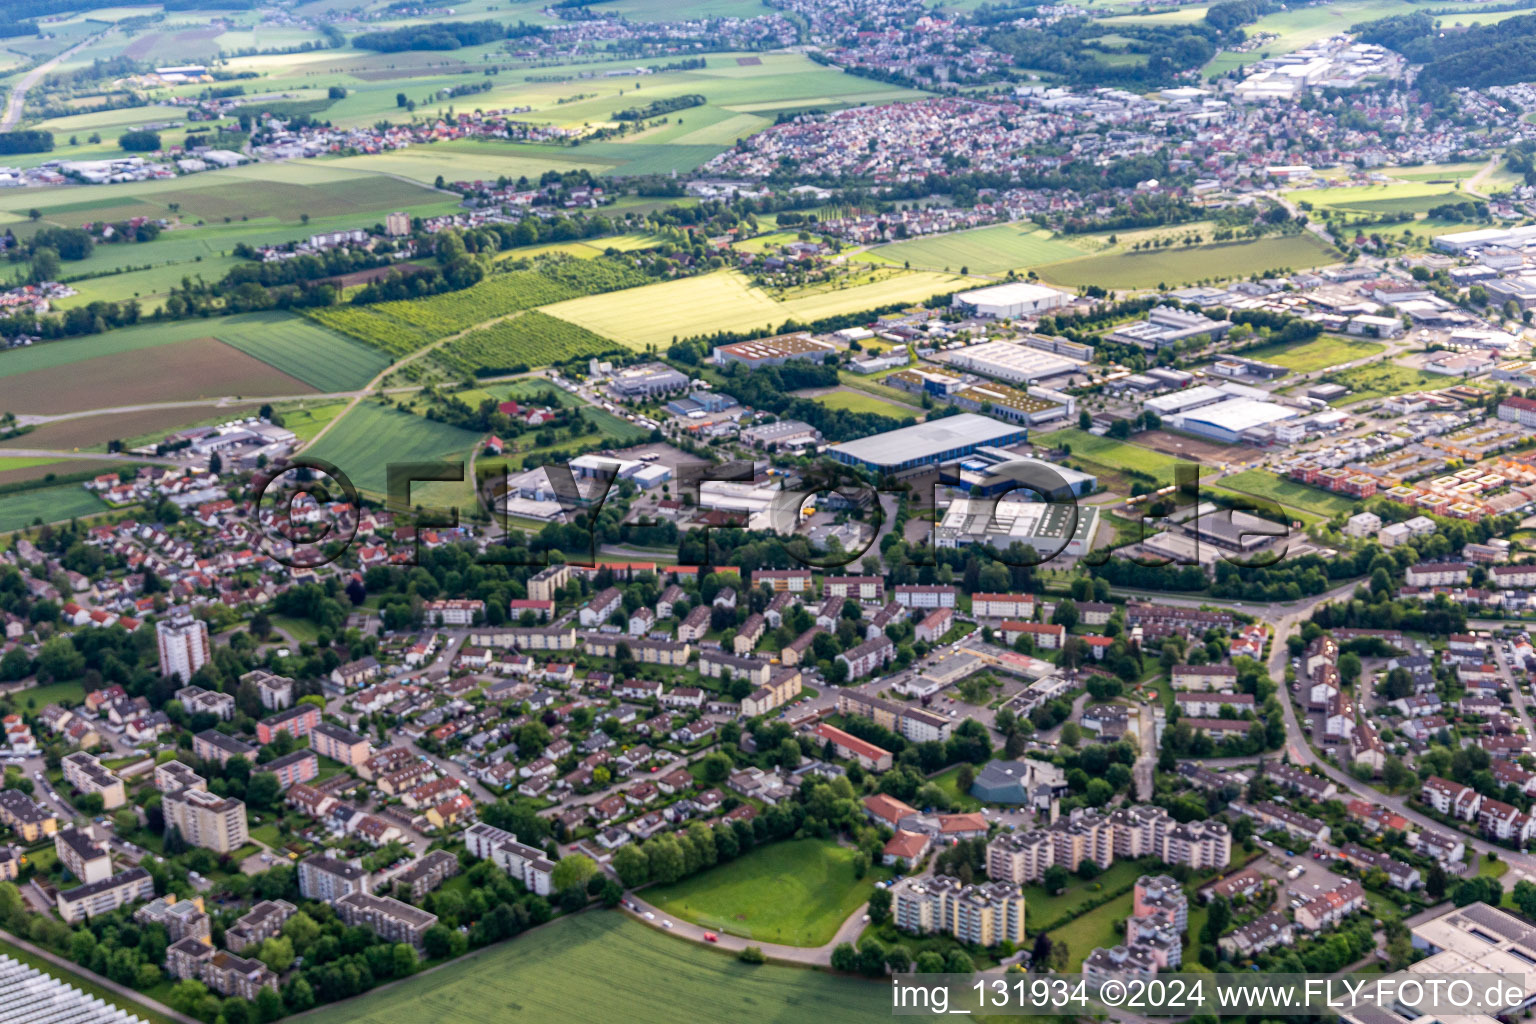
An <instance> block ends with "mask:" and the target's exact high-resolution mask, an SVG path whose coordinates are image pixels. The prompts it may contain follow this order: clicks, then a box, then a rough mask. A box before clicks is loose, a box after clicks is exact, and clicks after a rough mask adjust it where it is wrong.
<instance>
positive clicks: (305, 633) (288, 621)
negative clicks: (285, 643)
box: [270, 615, 320, 644]
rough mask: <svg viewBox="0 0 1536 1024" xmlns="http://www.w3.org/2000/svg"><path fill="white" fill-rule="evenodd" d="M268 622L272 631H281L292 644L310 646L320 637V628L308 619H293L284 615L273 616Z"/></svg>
mask: <svg viewBox="0 0 1536 1024" xmlns="http://www.w3.org/2000/svg"><path fill="white" fill-rule="evenodd" d="M270 621H271V623H272V628H273V630H274V631H276V630H281V631H282V632H283V633H286V634H287V635H288V636H290V637H292V638H293V641H294V643H300V644H312V643H314V642H315V641H316V640H317V639H319V637H320V627H319V626H317V625H315V624H314V623H313V622H310V621H309V620H308V619H294V618H290V617H288V616H286V615H273V616H271V619H270Z"/></svg>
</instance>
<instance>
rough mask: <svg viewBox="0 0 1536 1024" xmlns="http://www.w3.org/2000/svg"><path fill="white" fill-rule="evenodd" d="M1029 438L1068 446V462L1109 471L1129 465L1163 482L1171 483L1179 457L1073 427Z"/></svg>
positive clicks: (1052, 444)
mask: <svg viewBox="0 0 1536 1024" xmlns="http://www.w3.org/2000/svg"><path fill="white" fill-rule="evenodd" d="M1031 440H1032V441H1033V442H1034V443H1035V444H1037V445H1043V446H1047V447H1051V448H1059V447H1061V446H1062V445H1067V446H1069V447H1070V448H1071V449H1072V454H1071V456H1070V457H1069V458H1068V459H1067V462H1068V463H1069V464H1071V463H1079V462H1081V463H1084V464H1091V465H1093V466H1097V467H1099V468H1101V469H1102V470H1104V471H1106V472H1109V473H1118V472H1121V471H1123V470H1126V469H1131V470H1135V471H1137V472H1139V473H1147V474H1150V475H1151V476H1154V477H1156V478H1157V480H1158V482H1159V483H1163V484H1171V483H1173V467H1174V466H1175V465H1177V464H1178V463H1179V461H1180V460H1179V459H1175V458H1174V457H1173V456H1171V455H1164V454H1163V453H1162V452H1155V451H1153V450H1152V449H1150V448H1143V447H1141V446H1140V445H1135V444H1130V443H1129V442H1126V441H1116V440H1115V439H1114V438H1110V437H1099V436H1097V435H1095V434H1090V433H1088V432H1087V431H1083V430H1078V429H1077V428H1075V427H1072V428H1069V429H1066V430H1057V431H1053V432H1052V433H1049V434H1041V435H1040V436H1039V437H1035V438H1032V439H1031Z"/></svg>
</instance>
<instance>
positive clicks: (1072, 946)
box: [1050, 893, 1133, 974]
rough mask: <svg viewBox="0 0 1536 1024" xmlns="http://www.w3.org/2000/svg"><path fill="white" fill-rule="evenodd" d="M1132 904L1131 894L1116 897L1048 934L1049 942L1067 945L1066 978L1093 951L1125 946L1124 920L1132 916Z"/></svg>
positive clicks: (1076, 970)
mask: <svg viewBox="0 0 1536 1024" xmlns="http://www.w3.org/2000/svg"><path fill="white" fill-rule="evenodd" d="M1132 901H1133V896H1132V894H1131V893H1126V894H1125V895H1123V896H1116V897H1115V898H1114V899H1112V900H1110V901H1109V902H1108V903H1106V904H1104V905H1103V906H1102V907H1094V908H1093V909H1092V910H1090V911H1087V912H1086V913H1084V914H1082V915H1081V916H1079V917H1076V918H1073V919H1072V920H1071V921H1069V922H1067V923H1066V924H1064V925H1062V926H1061V927H1060V928H1057V929H1055V930H1053V931H1052V932H1051V933H1050V936H1051V941H1052V942H1065V943H1066V944H1067V952H1068V953H1069V954H1070V955H1069V957H1068V960H1067V973H1068V974H1075V973H1077V972H1078V971H1079V970H1081V969H1082V966H1083V958H1084V957H1086V956H1087V955H1088V954H1089V953H1091V952H1093V951H1094V950H1095V949H1098V948H1100V947H1104V948H1106V949H1107V948H1109V947H1111V946H1118V945H1122V944H1123V943H1124V942H1125V919H1126V918H1127V917H1130V916H1131V903H1132Z"/></svg>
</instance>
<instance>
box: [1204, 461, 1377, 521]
mask: <svg viewBox="0 0 1536 1024" xmlns="http://www.w3.org/2000/svg"><path fill="white" fill-rule="evenodd" d="M1221 486H1222V487H1227V488H1230V489H1232V490H1234V491H1239V492H1241V493H1243V494H1252V495H1255V496H1257V497H1260V498H1269V499H1271V500H1274V501H1278V502H1280V504H1282V505H1288V506H1290V507H1292V508H1299V509H1301V510H1302V511H1304V512H1314V513H1316V514H1317V515H1320V516H1323V517H1325V518H1331V517H1332V516H1335V515H1337V514H1339V513H1340V512H1351V513H1352V512H1356V511H1358V510H1359V508H1360V503H1359V502H1358V501H1356V500H1355V499H1354V498H1350V497H1346V496H1345V495H1342V494H1334V493H1332V492H1330V491H1323V490H1319V489H1318V488H1316V487H1308V486H1307V485H1306V484H1299V483H1296V482H1295V481H1294V480H1283V479H1281V478H1280V477H1278V476H1275V475H1274V474H1273V473H1271V472H1269V471H1268V470H1263V469H1247V470H1244V471H1243V472H1241V473H1233V474H1232V475H1231V476H1228V477H1223V478H1222V479H1221Z"/></svg>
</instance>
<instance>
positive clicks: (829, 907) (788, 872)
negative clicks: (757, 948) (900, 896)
mask: <svg viewBox="0 0 1536 1024" xmlns="http://www.w3.org/2000/svg"><path fill="white" fill-rule="evenodd" d="M854 856H855V851H854V850H852V849H850V848H848V847H844V846H838V845H837V844H836V843H834V842H832V841H830V840H822V839H797V840H793V841H790V842H782V843H773V844H771V845H769V846H760V847H758V848H757V849H755V850H753V851H752V852H751V853H748V854H746V855H744V856H742V857H738V858H737V859H736V860H733V861H731V862H729V863H727V864H723V865H721V866H720V867H717V868H713V869H711V870H709V871H704V872H701V873H699V874H697V875H694V876H693V877H692V878H689V879H686V880H685V881H682V882H678V883H676V884H674V885H669V886H660V887H654V888H650V889H647V890H646V891H645V900H646V902H648V903H650V904H651V905H652V906H654V907H655V908H656V909H657V910H659V911H662V912H664V913H668V914H674V915H676V916H677V917H681V918H683V919H684V920H686V921H692V922H693V923H694V924H698V925H703V926H704V927H707V928H714V929H716V930H717V931H726V932H730V933H731V934H733V935H741V936H744V937H746V938H749V939H755V940H760V941H763V942H776V943H780V944H782V945H787V946H820V945H824V944H825V943H827V942H830V941H831V940H832V937H833V936H834V935H836V934H837V929H838V928H839V927H840V926H841V925H842V923H843V922H844V921H845V920H847V918H848V916H849V915H850V914H852V913H854V912H855V911H856V910H858V908H859V907H860V906H862V905H863V904H864V902H865V901H866V900H868V899H869V894H870V893H872V892H874V890H875V882H876V880H877V876H876V875H875V874H874V873H869V874H866V875H865V876H864V878H863V879H862V880H857V879H855V878H854V877H853V859H854Z"/></svg>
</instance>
